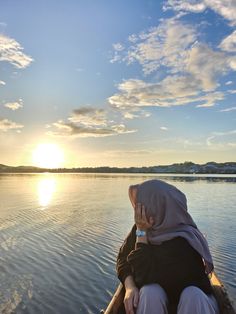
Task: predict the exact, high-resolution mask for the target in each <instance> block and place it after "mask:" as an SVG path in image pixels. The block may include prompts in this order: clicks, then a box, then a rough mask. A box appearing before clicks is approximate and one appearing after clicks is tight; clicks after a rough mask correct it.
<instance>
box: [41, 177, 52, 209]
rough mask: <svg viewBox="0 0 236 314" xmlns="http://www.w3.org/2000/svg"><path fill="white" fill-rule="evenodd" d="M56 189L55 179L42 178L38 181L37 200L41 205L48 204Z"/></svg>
mask: <svg viewBox="0 0 236 314" xmlns="http://www.w3.org/2000/svg"><path fill="white" fill-rule="evenodd" d="M55 190H56V181H55V179H53V178H44V179H41V180H40V181H39V182H38V200H39V205H40V206H42V207H46V206H48V205H49V204H50V203H51V201H52V197H53V194H54V192H55Z"/></svg>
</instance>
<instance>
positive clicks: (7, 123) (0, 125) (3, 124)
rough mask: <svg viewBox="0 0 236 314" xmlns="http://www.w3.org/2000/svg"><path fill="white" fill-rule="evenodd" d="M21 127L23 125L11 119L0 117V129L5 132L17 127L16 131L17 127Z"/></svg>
mask: <svg viewBox="0 0 236 314" xmlns="http://www.w3.org/2000/svg"><path fill="white" fill-rule="evenodd" d="M23 127H24V125H22V124H19V123H16V122H13V121H11V120H8V119H0V131H3V132H7V131H9V130H12V129H15V130H16V129H17V131H19V129H21V128H23Z"/></svg>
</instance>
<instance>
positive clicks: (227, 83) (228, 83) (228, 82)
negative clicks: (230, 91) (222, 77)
mask: <svg viewBox="0 0 236 314" xmlns="http://www.w3.org/2000/svg"><path fill="white" fill-rule="evenodd" d="M231 84H233V82H232V81H227V82H226V83H225V85H231Z"/></svg>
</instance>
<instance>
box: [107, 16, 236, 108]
mask: <svg viewBox="0 0 236 314" xmlns="http://www.w3.org/2000/svg"><path fill="white" fill-rule="evenodd" d="M131 36H132V37H131V38H129V41H130V42H131V43H132V44H131V46H129V47H128V49H127V50H122V51H120V54H119V55H118V54H117V53H118V52H117V51H115V52H116V56H117V59H118V57H119V60H122V61H123V62H127V64H130V63H133V62H138V63H139V64H140V65H141V67H142V69H143V73H144V75H145V76H147V75H148V74H151V73H152V72H156V71H157V70H158V69H159V68H160V67H162V69H165V70H166V77H164V79H162V80H159V81H157V82H156V83H155V82H154V83H153V82H152V83H149V82H147V80H146V79H145V80H137V79H129V80H125V81H123V82H122V83H120V84H119V85H118V90H119V92H118V93H116V94H114V95H113V96H111V97H109V99H108V102H109V103H110V104H111V105H112V106H113V107H116V108H120V109H122V110H124V109H127V108H130V109H131V108H137V107H139V108H140V109H141V107H145V106H160V107H161V106H162V107H169V106H176V105H187V104H193V103H196V105H197V107H212V106H214V105H215V104H216V102H218V101H221V100H223V99H224V97H225V94H224V92H223V91H216V89H217V88H218V87H219V86H220V85H219V79H220V78H221V77H222V75H226V74H227V73H230V72H231V71H232V70H236V56H234V55H232V53H229V52H228V51H220V50H219V49H218V50H214V49H213V48H212V47H209V46H208V45H207V44H206V43H201V42H200V39H199V37H200V34H198V31H197V29H195V28H194V27H193V26H192V25H190V24H186V23H183V22H181V21H180V20H176V19H167V20H163V21H162V22H161V24H160V25H159V26H157V27H153V28H150V29H149V30H148V31H146V32H142V33H140V34H138V35H135V34H133V35H131Z"/></svg>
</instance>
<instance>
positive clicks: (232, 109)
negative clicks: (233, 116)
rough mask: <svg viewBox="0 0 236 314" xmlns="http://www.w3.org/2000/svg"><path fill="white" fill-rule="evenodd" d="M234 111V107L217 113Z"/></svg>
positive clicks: (235, 108)
mask: <svg viewBox="0 0 236 314" xmlns="http://www.w3.org/2000/svg"><path fill="white" fill-rule="evenodd" d="M234 110H236V107H230V108H225V109H221V110H219V111H220V112H229V111H234Z"/></svg>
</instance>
